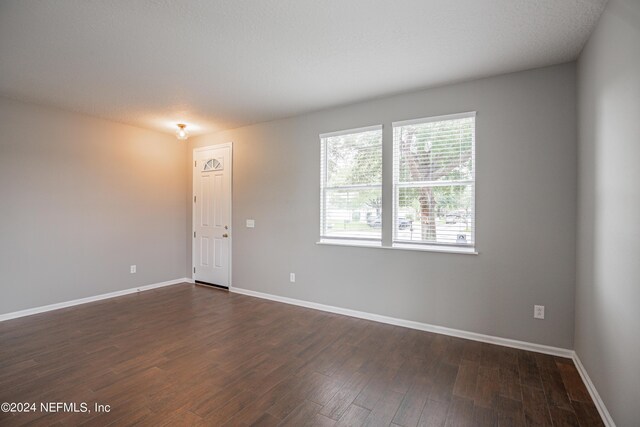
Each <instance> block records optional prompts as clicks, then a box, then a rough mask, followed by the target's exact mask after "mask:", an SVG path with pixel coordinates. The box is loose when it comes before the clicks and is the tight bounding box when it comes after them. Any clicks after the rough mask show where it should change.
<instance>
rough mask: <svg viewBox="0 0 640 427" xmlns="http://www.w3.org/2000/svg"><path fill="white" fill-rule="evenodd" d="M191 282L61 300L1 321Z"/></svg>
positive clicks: (189, 280) (13, 314)
mask: <svg viewBox="0 0 640 427" xmlns="http://www.w3.org/2000/svg"><path fill="white" fill-rule="evenodd" d="M185 282H187V283H191V282H192V280H191V279H187V278H181V279H174V280H169V281H166V282H160V283H153V284H151V285H145V286H138V287H135V288H130V289H124V290H122V291H115V292H109V293H107V294H101V295H95V296H92V297H86V298H80V299H74V300H71V301H65V302H59V303H57V304H50V305H44V306H41V307H35V308H28V309H26V310H20V311H14V312H12V313H5V314H0V322H2V321H5V320H10V319H16V318H18V317H24V316H31V315H32V314H38V313H44V312H46V311H53V310H58V309H61V308H66V307H72V306H74V305H80V304H86V303H88V302H93V301H100V300H103V299H108V298H115V297H119V296H122V295H128V294H134V293H136V292H142V291H148V290H151V289H156V288H162V287H164V286H171V285H177V284H178V283H185Z"/></svg>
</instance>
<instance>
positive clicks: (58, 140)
mask: <svg viewBox="0 0 640 427" xmlns="http://www.w3.org/2000/svg"><path fill="white" fill-rule="evenodd" d="M0 129H1V132H0V200H1V202H0V295H1V297H0V313H7V312H12V311H17V310H21V309H26V308H32V307H38V306H42V305H46V304H52V303H57V302H62V301H69V300H72V299H76V298H83V297H87V296H93V295H98V294H102V293H106V292H112V291H117V290H122V289H127V288H132V287H135V286H140V285H146V284H151V283H156V282H161V281H165V280H171V279H177V278H181V277H185V275H186V274H187V271H186V266H185V260H186V243H185V238H184V234H185V226H186V206H185V202H186V200H185V192H186V191H187V190H186V188H187V173H188V168H187V167H186V166H187V165H186V162H187V160H186V153H187V149H186V145H185V144H182V145H180V144H178V143H177V142H176V139H175V137H173V136H171V135H164V134H160V133H157V132H153V131H148V130H142V129H138V128H135V127H131V126H126V125H122V124H118V123H113V122H109V121H105V120H100V119H95V118H91V117H88V116H84V115H80V114H74V113H68V112H64V111H61V110H56V109H51V108H44V107H38V106H34V105H30V104H23V103H20V102H16V101H12V100H8V99H6V98H0ZM131 264H136V265H137V267H138V272H137V273H136V274H130V273H129V265H131Z"/></svg>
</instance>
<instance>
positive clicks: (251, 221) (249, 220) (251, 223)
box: [247, 219, 256, 228]
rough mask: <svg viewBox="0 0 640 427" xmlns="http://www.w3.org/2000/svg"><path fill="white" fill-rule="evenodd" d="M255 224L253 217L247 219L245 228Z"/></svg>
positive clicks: (252, 226)
mask: <svg viewBox="0 0 640 427" xmlns="http://www.w3.org/2000/svg"><path fill="white" fill-rule="evenodd" d="M255 226H256V221H255V220H254V219H248V220H247V228H254V227H255Z"/></svg>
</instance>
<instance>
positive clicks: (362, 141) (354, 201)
mask: <svg viewBox="0 0 640 427" xmlns="http://www.w3.org/2000/svg"><path fill="white" fill-rule="evenodd" d="M320 145H321V167H320V170H321V172H320V173H321V177H320V187H321V191H320V193H321V201H320V206H321V207H320V209H321V212H320V238H321V240H325V241H326V240H345V241H348V240H358V241H362V242H370V243H372V244H379V243H380V241H381V236H382V234H381V232H382V221H381V219H382V218H381V215H382V126H372V127H367V128H361V129H352V130H348V131H342V132H333V133H328V134H323V135H320Z"/></svg>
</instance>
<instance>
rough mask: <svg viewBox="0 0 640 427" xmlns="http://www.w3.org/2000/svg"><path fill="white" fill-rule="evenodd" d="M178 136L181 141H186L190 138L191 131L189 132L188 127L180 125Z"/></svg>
mask: <svg viewBox="0 0 640 427" xmlns="http://www.w3.org/2000/svg"><path fill="white" fill-rule="evenodd" d="M176 136H177V137H178V139H179V140H181V141H184V140H185V139H187V138H189V131H188V130H187V125H185V124H183V123H178V130H177V131H176Z"/></svg>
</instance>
